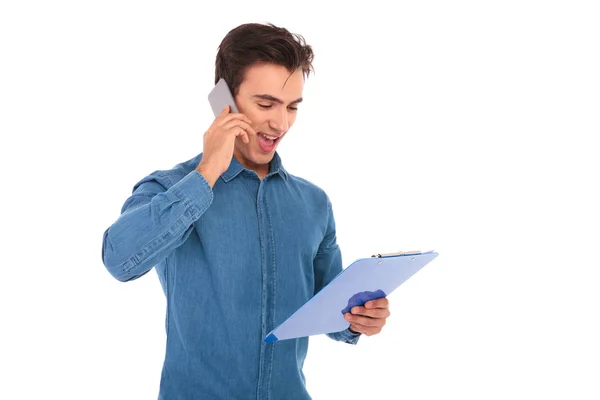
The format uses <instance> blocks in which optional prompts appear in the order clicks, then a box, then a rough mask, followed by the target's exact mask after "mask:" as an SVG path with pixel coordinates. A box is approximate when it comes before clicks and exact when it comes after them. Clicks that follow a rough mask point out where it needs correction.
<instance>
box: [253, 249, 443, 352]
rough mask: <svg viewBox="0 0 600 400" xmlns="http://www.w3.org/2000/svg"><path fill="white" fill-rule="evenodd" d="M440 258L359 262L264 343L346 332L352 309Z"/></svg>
mask: <svg viewBox="0 0 600 400" xmlns="http://www.w3.org/2000/svg"><path fill="white" fill-rule="evenodd" d="M437 256H438V253H436V252H434V251H433V250H429V251H425V252H422V251H406V252H399V253H387V254H374V255H372V256H371V257H368V258H361V259H358V260H356V261H355V262H353V263H352V264H350V265H349V266H348V267H347V268H346V269H344V270H342V271H341V272H340V273H339V274H338V275H337V276H336V277H335V278H333V279H332V280H331V282H329V284H327V285H326V286H325V287H323V288H322V289H321V290H320V291H319V292H318V293H317V294H315V295H314V296H313V297H312V298H311V299H310V300H308V301H307V302H306V303H304V305H303V306H302V307H300V308H299V309H298V310H297V311H296V312H294V313H293V314H292V315H291V316H290V317H288V318H287V319H286V320H285V321H283V322H282V323H281V324H280V325H279V326H277V327H276V328H275V329H273V330H272V331H271V332H269V334H268V335H267V336H266V337H265V338H264V341H265V342H267V343H271V342H277V341H281V340H286V339H294V338H298V337H304V336H312V335H319V334H323V333H333V332H340V331H343V330H345V329H347V328H348V327H350V323H349V322H348V321H346V320H345V319H344V314H345V313H347V312H350V310H351V309H352V307H355V306H362V305H363V304H364V303H366V302H367V301H369V300H373V299H377V298H380V297H385V296H388V295H389V294H390V293H392V292H393V291H394V290H395V289H396V288H398V286H400V285H401V284H402V283H404V282H405V281H406V280H407V279H408V278H410V277H411V276H413V275H414V274H416V273H417V272H418V271H419V270H421V268H423V267H424V266H425V265H427V264H429V263H430V262H431V261H432V260H433V259H434V258H436V257H437Z"/></svg>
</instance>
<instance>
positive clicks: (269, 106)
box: [258, 103, 271, 109]
mask: <svg viewBox="0 0 600 400" xmlns="http://www.w3.org/2000/svg"><path fill="white" fill-rule="evenodd" d="M258 106H259V107H260V108H264V109H269V108H271V105H270V104H260V103H259V104H258Z"/></svg>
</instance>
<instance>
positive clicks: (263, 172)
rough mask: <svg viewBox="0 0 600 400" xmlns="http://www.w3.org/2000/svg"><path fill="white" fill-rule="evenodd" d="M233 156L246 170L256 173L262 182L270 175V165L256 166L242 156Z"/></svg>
mask: <svg viewBox="0 0 600 400" xmlns="http://www.w3.org/2000/svg"><path fill="white" fill-rule="evenodd" d="M233 156H234V157H235V159H236V160H237V161H238V162H239V163H240V164H242V166H243V167H244V168H246V169H249V170H251V171H254V172H256V174H257V175H258V177H259V178H260V180H262V179H263V178H264V177H265V176H267V174H268V173H269V164H255V163H253V162H251V161H249V160H247V159H246V158H245V157H244V156H243V155H242V154H238V153H236V152H234V154H233Z"/></svg>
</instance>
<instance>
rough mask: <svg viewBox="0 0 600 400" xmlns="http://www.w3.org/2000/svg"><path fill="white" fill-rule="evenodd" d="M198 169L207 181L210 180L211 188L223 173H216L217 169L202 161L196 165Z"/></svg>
mask: <svg viewBox="0 0 600 400" xmlns="http://www.w3.org/2000/svg"><path fill="white" fill-rule="evenodd" d="M196 171H198V172H199V173H200V175H202V176H203V177H204V179H205V180H206V182H208V184H209V185H210V187H211V189H212V188H213V187H214V186H215V183H216V182H217V179H219V176H220V175H221V174H217V173H215V171H214V170H213V169H212V168H210V167H209V166H207V165H202V163H200V164H198V166H197V167H196Z"/></svg>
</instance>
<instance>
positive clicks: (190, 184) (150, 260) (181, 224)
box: [102, 171, 212, 282]
mask: <svg viewBox="0 0 600 400" xmlns="http://www.w3.org/2000/svg"><path fill="white" fill-rule="evenodd" d="M146 186H147V187H148V188H151V189H148V190H146V191H141V192H139V191H138V192H134V194H133V195H132V197H130V198H129V199H128V200H127V201H126V202H125V205H124V207H123V209H122V212H121V216H120V217H119V219H118V220H117V221H115V222H114V223H113V224H112V225H111V226H110V227H109V228H108V229H107V230H106V231H105V232H104V237H103V242H102V260H103V262H104V265H105V266H106V268H107V270H108V271H109V272H110V273H111V275H112V276H114V277H115V278H116V279H118V280H120V281H123V282H125V281H129V280H132V279H136V278H139V277H140V276H142V275H144V274H145V273H147V272H148V271H149V270H150V269H152V267H153V266H154V265H156V264H157V263H158V262H160V261H162V260H164V259H165V258H166V257H167V256H168V255H169V254H170V253H171V252H172V251H173V250H174V249H175V248H177V247H178V246H180V245H181V244H183V242H185V240H186V239H187V237H188V236H189V234H190V233H191V231H192V228H193V225H192V224H193V223H194V221H196V220H198V218H200V216H201V215H202V214H203V213H204V212H205V211H206V209H207V208H208V207H209V206H210V204H211V203H212V191H211V188H210V186H209V185H208V183H207V182H206V180H205V179H203V177H202V176H200V174H198V173H197V172H196V171H192V172H191V173H190V174H188V175H187V176H185V177H184V178H183V179H181V180H180V181H179V182H177V183H176V184H174V185H173V186H171V187H170V188H169V189H168V190H164V191H162V192H158V193H153V192H152V190H154V188H155V187H156V186H158V184H157V183H156V182H151V181H149V182H147V183H146Z"/></svg>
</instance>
